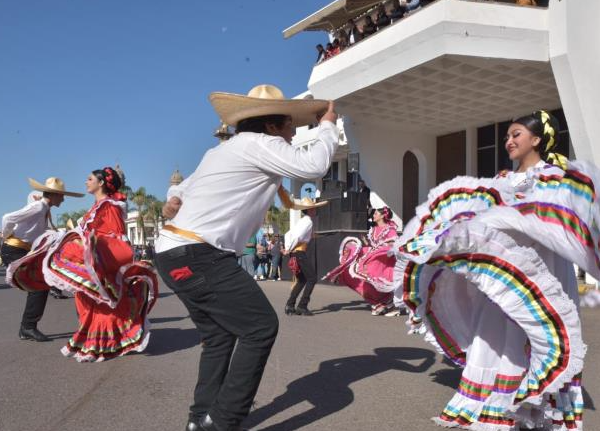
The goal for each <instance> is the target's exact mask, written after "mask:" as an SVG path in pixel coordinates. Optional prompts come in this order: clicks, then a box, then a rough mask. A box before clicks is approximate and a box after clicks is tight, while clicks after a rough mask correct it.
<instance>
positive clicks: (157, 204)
mask: <svg viewBox="0 0 600 431" xmlns="http://www.w3.org/2000/svg"><path fill="white" fill-rule="evenodd" d="M122 193H123V192H122ZM128 197H129V200H131V202H133V204H134V205H135V209H136V210H137V212H138V215H137V217H136V225H137V228H138V231H139V232H140V234H141V238H140V239H141V240H142V243H143V244H146V240H147V238H146V222H148V221H150V222H152V224H153V225H154V231H155V232H157V231H158V226H159V223H160V222H161V221H162V207H163V205H164V202H162V201H160V200H158V199H157V198H156V197H155V196H153V195H151V194H148V193H147V192H146V189H145V188H144V187H140V188H139V189H137V190H132V189H129V191H128Z"/></svg>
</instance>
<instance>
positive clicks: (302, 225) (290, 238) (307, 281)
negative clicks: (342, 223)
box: [285, 198, 327, 316]
mask: <svg viewBox="0 0 600 431" xmlns="http://www.w3.org/2000/svg"><path fill="white" fill-rule="evenodd" d="M326 203H327V201H322V202H318V203H314V202H313V201H312V200H311V199H309V198H304V199H302V201H300V203H299V204H294V207H293V208H294V209H300V210H302V214H303V215H304V216H303V217H302V218H301V219H300V221H299V222H298V223H297V224H296V225H295V226H294V227H293V228H292V229H290V230H289V231H288V232H287V233H286V234H285V254H289V255H290V258H295V259H296V261H297V262H298V266H299V267H300V268H299V269H300V272H299V273H298V274H296V283H295V284H294V286H293V287H292V291H291V293H290V297H289V298H288V300H287V303H286V304H285V314H288V315H291V314H297V315H299V316H312V315H313V313H312V312H311V311H310V310H309V309H308V302H309V301H310V295H311V294H312V291H313V289H314V288H315V284H317V272H316V270H315V266H314V265H313V263H312V262H311V261H310V259H309V258H308V256H307V254H306V250H307V249H308V243H309V242H310V240H311V239H312V232H313V219H314V218H315V217H316V215H317V207H319V206H321V205H325V204H326ZM300 292H302V297H301V298H300V302H299V303H298V307H296V299H297V298H298V295H299V294H300Z"/></svg>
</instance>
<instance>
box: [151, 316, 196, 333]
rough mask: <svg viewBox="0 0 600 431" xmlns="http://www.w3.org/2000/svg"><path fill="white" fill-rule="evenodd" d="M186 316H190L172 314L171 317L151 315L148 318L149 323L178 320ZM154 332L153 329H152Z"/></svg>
mask: <svg viewBox="0 0 600 431" xmlns="http://www.w3.org/2000/svg"><path fill="white" fill-rule="evenodd" d="M188 317H190V316H189V315H186V316H173V317H151V318H150V323H157V324H158V323H166V322H178V321H180V320H183V319H187V318H188ZM152 332H154V331H152Z"/></svg>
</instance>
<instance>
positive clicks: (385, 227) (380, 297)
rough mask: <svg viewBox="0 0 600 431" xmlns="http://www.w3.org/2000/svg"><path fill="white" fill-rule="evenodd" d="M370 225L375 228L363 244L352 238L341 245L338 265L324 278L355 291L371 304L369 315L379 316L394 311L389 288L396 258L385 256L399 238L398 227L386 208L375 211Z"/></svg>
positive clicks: (346, 239) (348, 238)
mask: <svg viewBox="0 0 600 431" xmlns="http://www.w3.org/2000/svg"><path fill="white" fill-rule="evenodd" d="M373 222H374V223H375V226H373V227H372V228H371V229H370V230H369V233H368V237H367V239H366V241H361V240H360V239H358V238H356V237H351V236H350V237H347V238H345V239H344V241H342V244H341V245H340V265H339V266H337V267H336V268H334V269H332V270H331V271H329V272H328V273H327V275H326V276H325V277H323V278H324V279H327V280H331V281H337V282H339V283H340V284H345V285H346V286H348V287H349V288H350V289H352V290H354V291H356V292H357V293H358V294H359V295H360V296H362V297H363V298H364V299H365V300H366V301H367V302H368V303H369V304H371V308H372V314H373V315H374V316H378V315H382V314H385V313H386V312H387V311H389V310H390V309H391V308H393V295H394V294H393V292H392V290H393V289H391V286H392V285H393V283H392V281H393V278H394V265H395V264H396V257H395V256H388V251H389V250H390V248H391V247H392V245H393V244H394V240H395V239H396V238H397V237H398V233H397V230H398V226H397V225H396V223H394V222H393V221H392V211H391V210H390V209H389V208H388V207H383V208H380V209H377V210H375V212H374V213H373ZM363 243H366V244H363ZM381 290H383V291H381Z"/></svg>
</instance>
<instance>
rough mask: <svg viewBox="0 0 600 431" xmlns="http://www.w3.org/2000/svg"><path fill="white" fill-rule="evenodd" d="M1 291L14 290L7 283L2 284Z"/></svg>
mask: <svg viewBox="0 0 600 431" xmlns="http://www.w3.org/2000/svg"><path fill="white" fill-rule="evenodd" d="M1 289H12V287H11V286H10V285H8V284H6V283H0V290H1Z"/></svg>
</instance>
